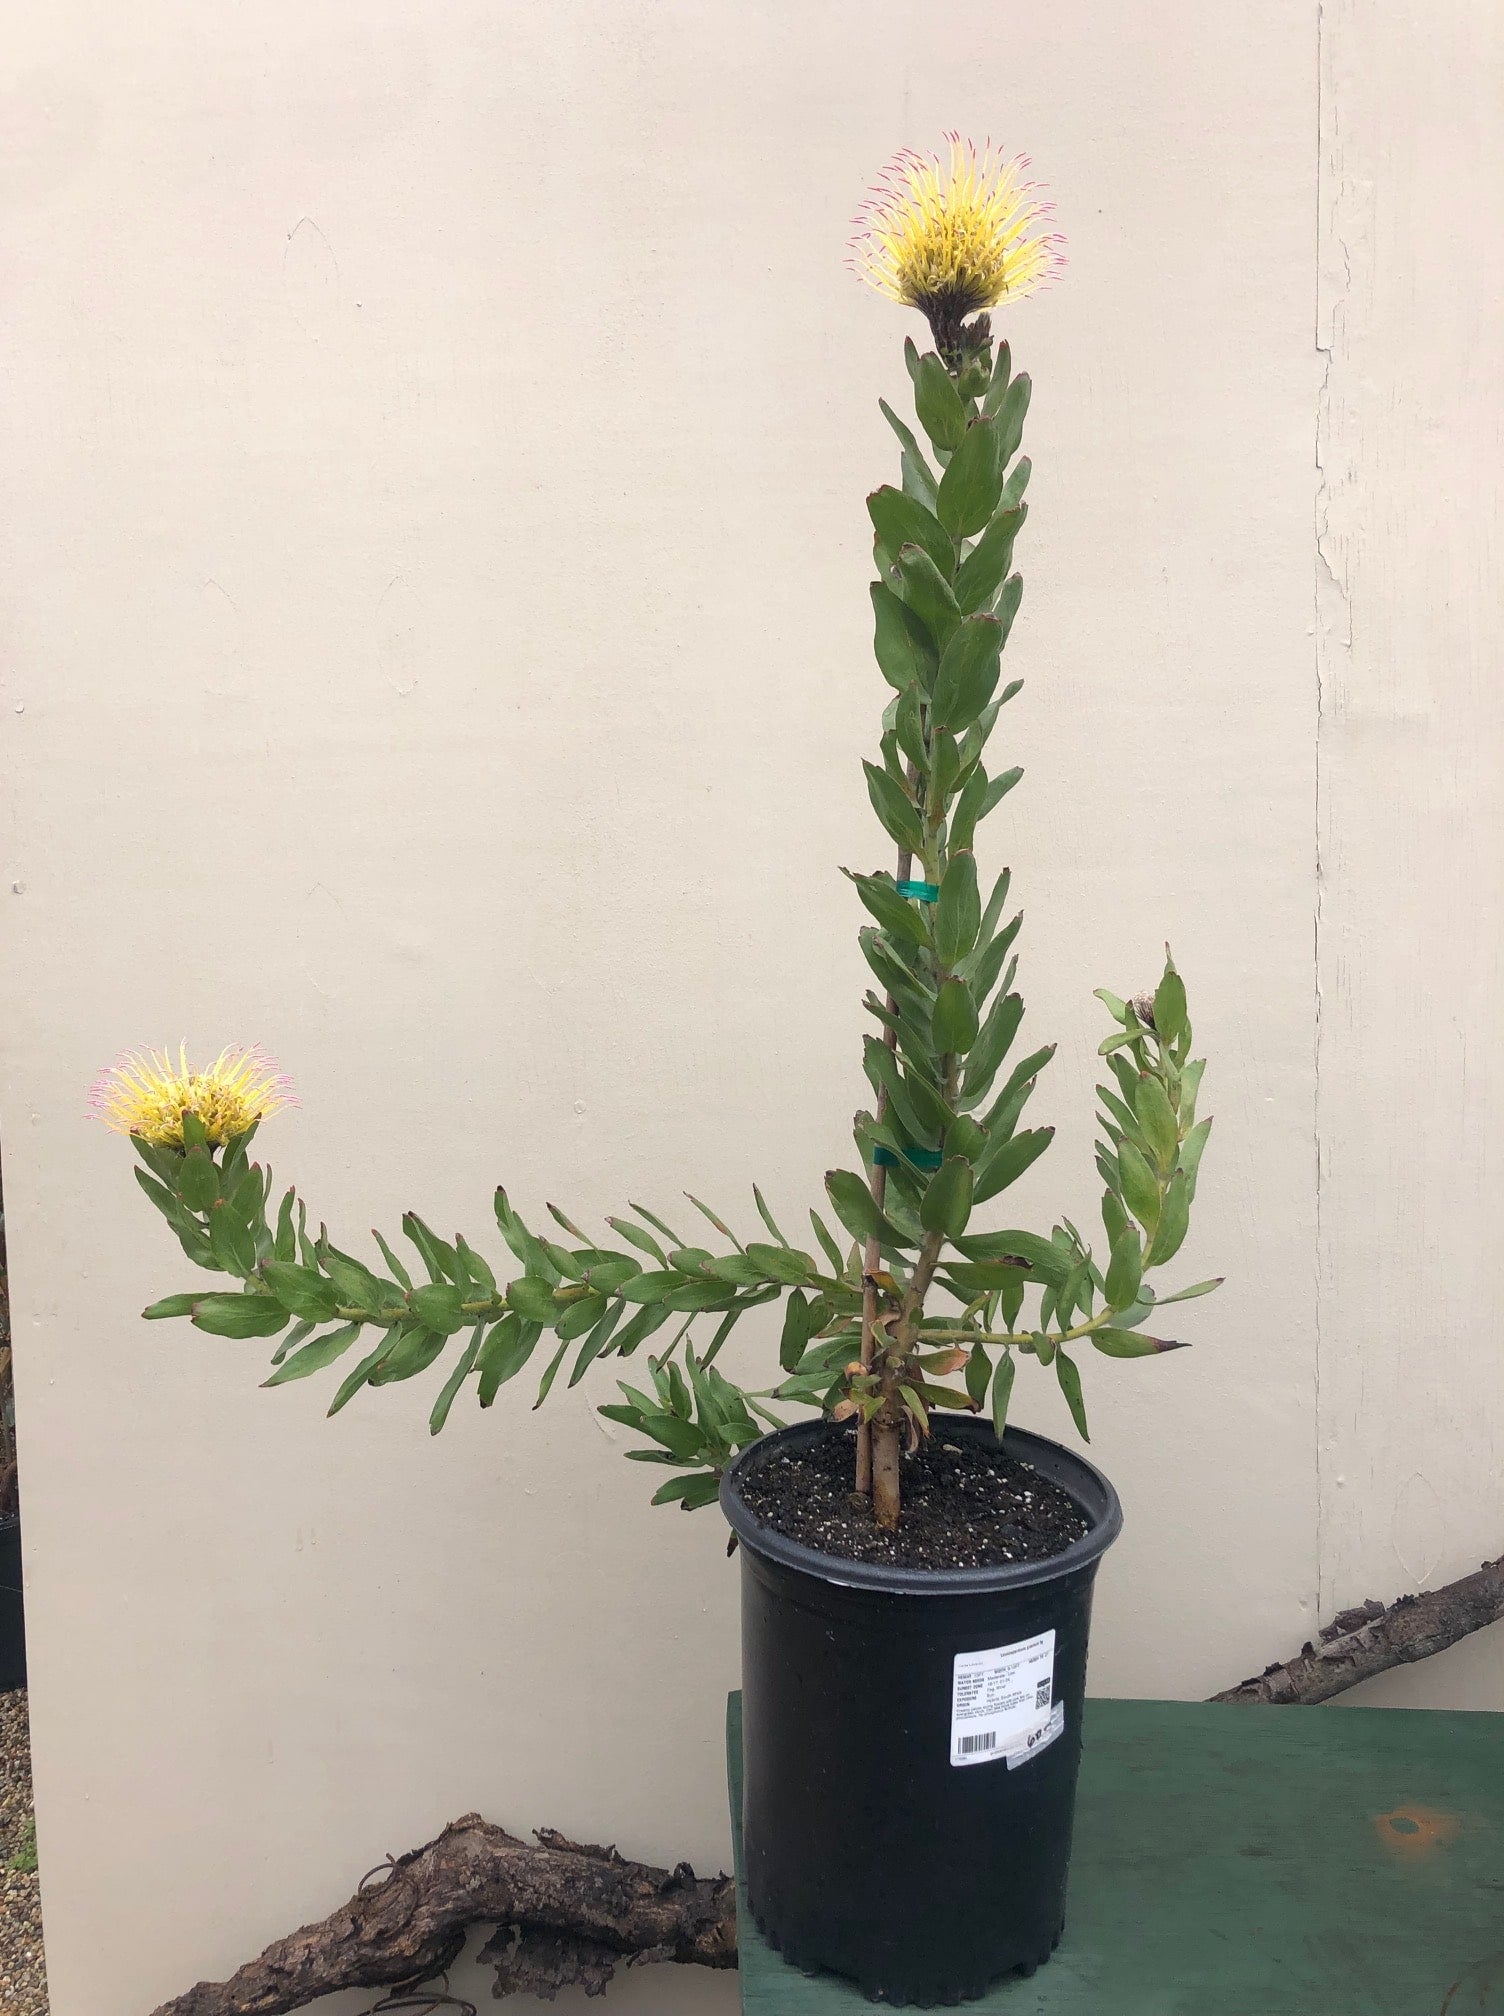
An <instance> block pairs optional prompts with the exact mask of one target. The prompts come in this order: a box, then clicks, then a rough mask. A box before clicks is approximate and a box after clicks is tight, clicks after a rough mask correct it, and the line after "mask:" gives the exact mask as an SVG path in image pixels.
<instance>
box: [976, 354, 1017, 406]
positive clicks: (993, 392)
mask: <svg viewBox="0 0 1504 2016" xmlns="http://www.w3.org/2000/svg"><path fill="white" fill-rule="evenodd" d="M1012 369H1013V352H1012V351H1011V349H1010V348H1009V346H1008V345H1007V343H999V344H998V346H997V355H996V356H995V357H994V358H993V360H992V376H991V378H990V379H989V380H988V383H987V393H986V397H985V398H984V399H983V401H982V410H983V411H984V412H986V413H995V412H996V411H997V409H998V407H999V406H1000V405H1001V404H1002V402H1003V394H1004V393H1005V392H1006V391H1007V389H1008V374H1009V372H1010V371H1011V370H1012Z"/></svg>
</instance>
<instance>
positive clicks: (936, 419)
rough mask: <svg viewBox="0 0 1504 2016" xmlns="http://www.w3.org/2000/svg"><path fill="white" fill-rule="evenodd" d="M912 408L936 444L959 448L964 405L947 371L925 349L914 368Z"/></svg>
mask: <svg viewBox="0 0 1504 2016" xmlns="http://www.w3.org/2000/svg"><path fill="white" fill-rule="evenodd" d="M913 376H914V411H915V412H916V413H917V414H918V415H919V424H920V426H921V427H922V428H923V429H924V431H925V433H926V434H928V435H929V437H930V439H931V441H933V442H934V444H935V446H936V447H937V448H958V447H959V446H960V445H961V438H962V436H963V435H964V434H965V432H966V408H965V406H964V405H963V404H962V403H961V395H960V393H959V392H958V391H957V390H956V388H955V384H954V383H953V381H952V379H951V375H950V373H949V372H948V371H947V370H946V368H945V366H944V365H943V364H942V363H941V361H940V359H939V358H938V357H937V356H936V355H935V353H934V351H933V350H927V351H926V352H925V353H924V355H923V356H922V357H921V358H920V359H919V363H918V366H917V368H916V369H915V371H914V374H913Z"/></svg>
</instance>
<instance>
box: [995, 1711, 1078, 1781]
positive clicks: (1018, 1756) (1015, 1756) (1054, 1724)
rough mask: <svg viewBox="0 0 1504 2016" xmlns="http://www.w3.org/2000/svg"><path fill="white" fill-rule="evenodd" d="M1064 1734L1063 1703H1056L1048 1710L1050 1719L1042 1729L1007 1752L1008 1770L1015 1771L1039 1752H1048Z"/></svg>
mask: <svg viewBox="0 0 1504 2016" xmlns="http://www.w3.org/2000/svg"><path fill="white" fill-rule="evenodd" d="M1064 1734H1065V1703H1064V1702H1063V1701H1057V1702H1056V1703H1055V1705H1054V1707H1053V1708H1052V1709H1051V1710H1050V1719H1049V1721H1048V1722H1046V1723H1045V1725H1044V1727H1043V1728H1042V1729H1036V1730H1035V1731H1034V1732H1033V1734H1032V1735H1029V1736H1026V1737H1025V1738H1024V1740H1023V1742H1022V1743H1020V1744H1019V1745H1018V1747H1017V1748H1016V1749H1014V1750H1010V1751H1009V1752H1008V1769H1009V1770H1010V1771H1016V1770H1017V1769H1018V1767H1019V1765H1020V1764H1027V1763H1028V1761H1029V1759H1030V1758H1031V1757H1033V1756H1035V1755H1037V1753H1038V1752H1039V1751H1041V1750H1048V1748H1049V1747H1050V1745H1051V1744H1052V1743H1053V1742H1054V1740H1055V1738H1056V1737H1057V1736H1063V1735H1064Z"/></svg>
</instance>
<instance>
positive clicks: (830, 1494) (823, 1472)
mask: <svg viewBox="0 0 1504 2016" xmlns="http://www.w3.org/2000/svg"><path fill="white" fill-rule="evenodd" d="M933 1424H934V1432H933V1433H932V1434H931V1435H930V1436H929V1437H928V1438H927V1439H926V1440H925V1441H923V1442H921V1443H920V1445H919V1447H918V1448H917V1449H916V1450H915V1451H914V1453H913V1455H912V1456H905V1457H904V1459H903V1485H902V1490H903V1512H902V1516H901V1518H900V1521H899V1527H898V1531H897V1532H896V1533H883V1532H881V1531H879V1529H878V1528H877V1527H876V1526H875V1525H874V1524H873V1521H872V1506H871V1501H870V1500H869V1499H866V1498H861V1497H858V1496H857V1494H856V1492H855V1490H854V1489H853V1483H854V1476H855V1463H856V1450H855V1439H856V1438H855V1436H854V1435H853V1434H851V1433H849V1432H848V1433H846V1434H842V1435H828V1436H826V1437H824V1438H823V1439H822V1440H821V1441H818V1442H814V1443H810V1444H807V1445H806V1446H805V1447H803V1448H801V1449H790V1450H786V1451H780V1452H779V1453H778V1454H777V1455H774V1456H770V1457H769V1459H768V1460H767V1462H765V1463H761V1464H759V1465H758V1466H757V1468H756V1469H755V1470H753V1471H751V1472H750V1474H748V1475H747V1476H745V1477H744V1478H743V1480H742V1486H741V1495H742V1498H743V1500H744V1502H745V1503H746V1505H747V1507H748V1509H749V1511H751V1512H752V1513H754V1514H755V1516H756V1517H757V1518H758V1519H760V1520H761V1521H762V1522H763V1524H764V1525H767V1526H771V1527H772V1528H773V1530H774V1531H775V1532H777V1533H782V1534H783V1535H785V1537H786V1538H788V1539H790V1540H797V1541H799V1542H801V1543H802V1545H804V1546H806V1547H816V1548H818V1549H819V1550H820V1552H821V1553H822V1554H834V1555H835V1556H837V1557H838V1559H840V1560H842V1561H876V1562H881V1563H883V1564H885V1565H886V1566H888V1567H892V1568H999V1567H1003V1566H1005V1565H1006V1564H1007V1563H1008V1562H1010V1561H1048V1560H1049V1559H1050V1558H1051V1556H1052V1555H1055V1554H1063V1553H1064V1551H1065V1549H1066V1548H1067V1547H1069V1546H1071V1545H1072V1543H1073V1542H1074V1541H1077V1540H1080V1539H1081V1538H1082V1537H1083V1536H1084V1535H1085V1533H1086V1532H1087V1530H1088V1528H1089V1526H1090V1523H1091V1522H1090V1521H1089V1520H1088V1519H1087V1517H1086V1515H1085V1513H1084V1512H1083V1511H1082V1510H1081V1507H1080V1506H1079V1505H1078V1504H1077V1503H1076V1501H1075V1499H1074V1498H1072V1497H1071V1495H1070V1493H1069V1492H1068V1491H1063V1490H1062V1489H1061V1488H1060V1486H1059V1485H1058V1484H1053V1483H1051V1482H1050V1480H1049V1478H1047V1477H1041V1476H1040V1474H1039V1472H1038V1471H1037V1470H1035V1469H1032V1468H1031V1467H1030V1465H1029V1464H1027V1463H1021V1462H1020V1461H1019V1460H1018V1458H1017V1457H1015V1456H1005V1455H1004V1454H1003V1452H1002V1450H1001V1449H999V1448H997V1447H996V1446H994V1445H993V1444H991V1443H990V1442H987V1441H985V1440H984V1441H981V1442H974V1441H972V1440H971V1438H970V1437H968V1438H967V1439H966V1440H965V1441H962V1440H960V1439H957V1440H956V1441H953V1442H951V1441H947V1440H946V1436H945V1417H944V1415H942V1414H937V1415H935V1416H934V1417H933Z"/></svg>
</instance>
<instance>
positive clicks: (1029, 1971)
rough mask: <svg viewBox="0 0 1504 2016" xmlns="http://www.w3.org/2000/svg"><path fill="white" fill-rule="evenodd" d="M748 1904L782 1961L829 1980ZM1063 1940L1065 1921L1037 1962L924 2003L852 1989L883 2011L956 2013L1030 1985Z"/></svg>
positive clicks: (952, 1988) (951, 1988) (946, 1990)
mask: <svg viewBox="0 0 1504 2016" xmlns="http://www.w3.org/2000/svg"><path fill="white" fill-rule="evenodd" d="M747 1903H748V1909H749V1910H750V1911H751V1913H752V1922H753V1923H754V1924H755V1925H756V1927H757V1929H758V1931H759V1932H760V1933H761V1934H762V1937H763V1939H764V1941H765V1942H766V1944H767V1945H769V1946H771V1947H772V1949H773V1951H774V1952H775V1953H776V1954H777V1955H778V1957H779V1959H780V1960H782V1961H784V1962H785V1964H786V1965H788V1966H790V1967H794V1968H797V1969H798V1971H799V1972H800V1973H801V1974H803V1975H806V1976H807V1977H808V1978H809V1979H810V1980H812V1981H814V1980H819V1979H820V1978H821V1977H822V1976H823V1977H824V1978H825V1979H827V1980H828V1979H830V1978H831V1970H830V1969H829V1968H828V1967H826V1966H824V1965H822V1964H821V1962H820V1961H818V1960H814V1959H809V1958H806V1957H803V1956H801V1955H800V1954H799V1953H797V1952H795V1951H793V1950H792V1949H791V1947H790V1946H789V1945H788V1944H787V1943H785V1942H784V1941H783V1940H781V1939H780V1938H779V1937H778V1934H777V1932H776V1931H775V1930H774V1929H773V1927H772V1926H771V1925H768V1924H766V1923H765V1922H764V1920H763V1917H762V1914H761V1913H760V1912H759V1911H758V1909H757V1906H756V1905H755V1904H753V1903H752V1901H751V1899H750V1898H749V1899H748V1900H747ZM1064 1937H1065V1921H1064V1920H1063V1919H1062V1920H1061V1924H1060V1930H1059V1931H1058V1932H1057V1933H1056V1934H1055V1936H1054V1938H1053V1939H1052V1940H1051V1941H1050V1943H1049V1945H1048V1946H1047V1947H1046V1948H1045V1950H1044V1951H1043V1952H1042V1953H1041V1954H1040V1955H1039V1957H1038V1958H1037V1959H1035V1960H1020V1961H1019V1963H1018V1965H1017V1966H1015V1967H1005V1968H1004V1969H1003V1971H1002V1973H1001V1974H990V1975H988V1976H987V1978H986V1979H985V1980H981V1981H967V1982H962V1983H959V1984H950V1985H947V1986H945V1987H943V1988H937V1989H936V1990H935V1992H934V1994H933V1996H931V1997H927V1998H926V1999H925V2000H924V2001H922V2002H920V2001H917V2000H915V1998H914V1997H912V1996H908V1995H888V1994H884V1993H883V1991H882V1990H881V1989H880V1988H876V1989H874V1988H872V1987H870V1986H869V1985H868V1983H867V1982H865V1981H861V1980H858V1981H855V1982H854V1983H853V1985H854V1986H855V1987H857V1988H859V1989H860V1990H861V1992H862V1993H863V1994H864V1995H865V1996H866V1998H867V2000H868V2001H869V2002H872V2003H880V2004H881V2005H882V2006H883V2007H884V2008H888V2009H955V2008H959V2007H960V2005H961V2004H962V2003H964V2002H977V2001H980V2000H981V1998H982V1996H984V1995H986V1994H987V1993H988V1992H989V1991H990V1990H991V1989H993V1988H996V1987H997V1986H998V1985H999V1983H1000V1982H1003V1981H1012V1980H1017V1981H1027V1980H1028V1979H1029V1978H1030V1977H1031V1976H1032V1975H1035V1974H1037V1973H1038V1972H1039V1970H1040V1968H1041V1967H1043V1966H1044V1965H1045V1964H1046V1962H1047V1961H1048V1960H1050V1959H1051V1958H1052V1956H1053V1955H1054V1953H1055V1950H1056V1948H1057V1947H1058V1946H1059V1944H1060V1942H1061V1940H1062V1939H1063V1938H1064ZM840 1978H842V1979H848V1978H850V1977H848V1976H842V1977H840Z"/></svg>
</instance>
